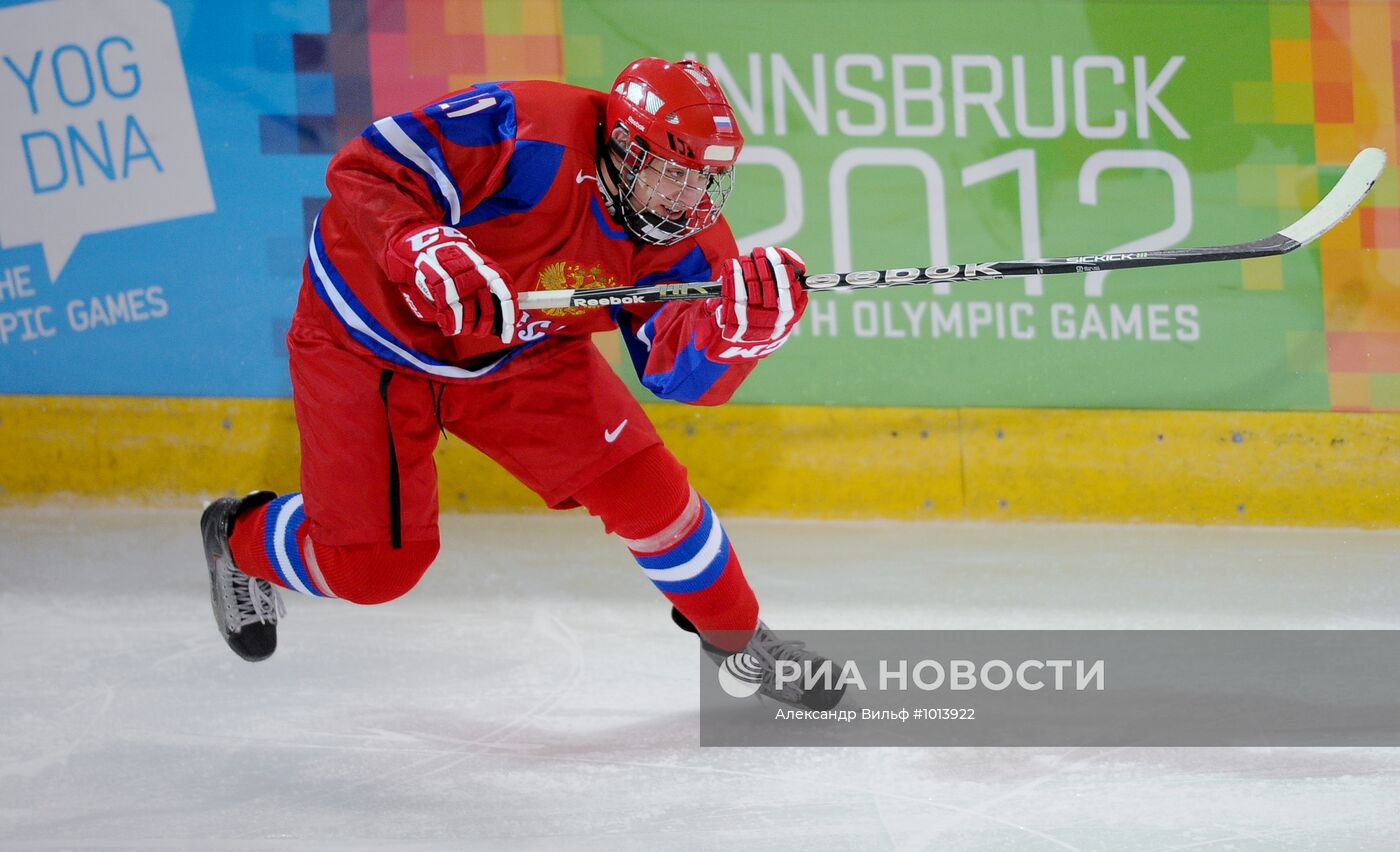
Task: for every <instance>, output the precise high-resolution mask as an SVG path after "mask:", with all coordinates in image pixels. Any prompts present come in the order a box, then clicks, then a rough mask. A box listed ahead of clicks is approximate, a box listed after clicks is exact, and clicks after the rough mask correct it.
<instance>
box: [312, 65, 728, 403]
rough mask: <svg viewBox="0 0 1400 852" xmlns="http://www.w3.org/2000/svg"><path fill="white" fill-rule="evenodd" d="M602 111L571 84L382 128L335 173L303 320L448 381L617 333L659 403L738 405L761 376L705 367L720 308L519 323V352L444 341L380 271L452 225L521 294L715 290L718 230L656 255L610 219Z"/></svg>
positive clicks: (630, 308)
mask: <svg viewBox="0 0 1400 852" xmlns="http://www.w3.org/2000/svg"><path fill="white" fill-rule="evenodd" d="M606 98H607V96H606V95H605V94H604V93H601V92H595V91H592V90H589V89H583V88H579V87H576V86H569V85H565V84H562V83H550V82H541V81H527V82H512V83H483V84H477V85H475V86H473V87H471V88H469V89H466V90H463V91H460V92H456V93H453V94H451V95H448V96H446V97H444V98H442V99H441V100H438V101H434V102H432V103H430V104H427V105H425V106H423V107H421V108H419V109H416V110H414V111H413V112H410V113H404V114H401V115H395V116H390V117H388V118H383V119H380V120H379V121H376V122H375V123H374V124H372V125H371V126H370V127H368V128H366V129H365V131H364V133H362V134H361V135H360V136H359V137H357V138H355V139H353V140H351V142H350V143H349V144H348V145H346V146H345V147H344V148H342V149H341V150H340V151H339V152H338V153H337V154H336V155H335V157H334V158H332V160H331V163H330V168H329V170H328V171H327V174H326V185H327V186H328V187H329V189H330V191H331V198H330V201H329V202H328V203H327V204H326V206H325V208H324V210H322V212H321V215H320V217H319V218H318V219H317V222H316V225H315V227H314V232H313V234H312V238H311V246H310V256H309V258H308V262H307V270H306V271H307V276H306V283H305V285H304V286H303V288H302V293H301V305H300V306H299V307H298V312H299V313H300V314H302V315H303V317H307V316H311V315H315V316H317V317H319V318H321V321H322V322H323V323H324V324H325V325H328V326H329V327H330V328H331V329H332V331H333V333H334V334H335V335H337V337H338V339H342V340H343V342H344V343H345V344H346V345H347V347H350V348H359V349H361V350H362V351H363V352H366V353H368V354H370V355H372V356H373V357H375V358H377V359H380V360H382V361H383V362H385V363H386V365H388V366H392V367H393V368H395V369H398V370H402V371H408V372H414V373H419V374H428V375H430V376H433V377H435V378H437V379H440V380H445V381H481V380H492V379H500V378H506V377H508V376H509V375H511V374H512V373H514V372H516V371H518V370H520V369H524V368H526V367H528V366H532V365H536V364H539V363H540V360H539V359H542V358H547V357H550V354H551V353H552V352H556V351H558V350H559V349H560V346H559V344H560V343H561V342H562V341H563V340H565V339H567V338H577V337H581V336H584V335H590V334H592V333H594V332H597V331H605V330H610V329H613V328H620V329H621V332H622V336H623V339H624V341H625V342H626V344H627V348H628V351H629V353H630V354H631V356H632V360H633V364H634V366H635V367H636V369H637V373H638V376H639V377H640V378H641V380H642V382H643V384H645V385H646V386H647V387H648V388H649V389H650V390H651V391H652V392H654V393H655V394H656V395H658V396H660V397H662V398H666V399H674V400H677V401H680V402H687V403H695V404H702V405H713V404H718V403H721V402H724V401H726V400H727V399H729V397H730V396H731V395H732V394H733V392H734V390H735V389H736V388H737V387H738V385H739V383H740V382H741V381H742V380H743V379H744V377H745V376H747V375H748V373H749V372H750V371H751V370H752V369H753V366H754V363H753V362H752V361H740V362H737V363H726V362H724V361H721V360H719V359H718V358H716V357H714V356H712V355H711V354H709V353H708V351H707V350H708V347H709V345H710V344H711V343H712V342H714V341H716V340H718V337H719V333H718V328H717V327H716V325H715V321H714V316H713V315H714V311H715V309H716V305H717V300H713V299H709V300H703V301H690V302H670V303H666V304H664V305H656V304H649V305H627V306H619V307H614V308H611V309H609V308H555V309H548V310H540V311H523V312H522V314H523V316H522V317H521V321H520V322H519V324H518V325H517V337H518V341H517V342H516V343H515V344H512V345H509V346H508V345H505V344H502V343H501V342H500V341H499V340H496V339H494V338H483V337H474V336H471V335H458V336H456V337H447V336H445V335H443V334H442V332H441V331H440V330H439V328H438V326H437V324H436V323H435V322H433V321H432V320H431V319H428V320H426V321H425V320H422V319H419V318H418V317H417V316H415V315H414V312H413V311H412V310H411V309H410V306H409V304H408V303H407V301H406V300H405V297H404V295H403V294H402V293H401V292H400V289H399V285H398V284H396V283H395V282H393V281H391V280H390V279H389V277H388V275H387V274H386V272H385V270H386V268H389V260H388V253H389V251H390V243H391V241H392V239H393V238H394V236H395V235H397V234H399V233H401V232H402V231H403V230H404V229H405V228H407V227H409V226H413V225H429V224H445V225H451V226H452V227H455V228H457V229H459V230H461V231H462V232H464V233H465V234H466V235H467V237H468V238H470V239H471V241H472V242H473V243H474V244H475V245H476V246H477V248H478V250H479V251H480V252H481V253H482V254H483V255H484V256H485V257H486V258H488V259H489V260H490V261H491V262H492V264H493V265H494V266H495V267H496V268H497V269H499V270H501V271H502V272H504V273H506V275H508V276H509V277H510V279H511V281H512V285H513V287H514V289H515V290H516V291H517V292H525V291H530V290H549V289H560V288H566V287H572V288H583V289H587V288H594V287H614V286H626V285H632V286H646V285H650V284H657V283H663V282H693V281H712V280H715V279H716V278H717V277H718V266H719V264H720V263H722V262H723V261H725V260H727V259H729V258H732V257H734V256H735V255H737V254H738V248H737V246H736V245H735V243H734V236H733V234H732V233H731V232H730V230H729V226H728V224H727V223H726V222H725V221H724V220H723V219H720V221H719V222H718V223H717V224H716V225H714V226H712V227H710V228H709V229H707V230H706V231H704V232H702V233H700V234H699V235H697V236H694V237H690V238H688V239H686V240H683V241H682V242H680V243H677V244H676V245H672V246H664V247H661V246H654V245H648V244H641V243H639V242H637V241H634V240H633V239H631V237H630V236H629V235H628V233H627V232H626V231H624V230H623V229H622V228H621V227H620V226H618V225H617V224H615V223H614V222H613V221H612V219H611V218H610V217H609V216H608V214H607V208H606V205H605V203H604V200H603V197H602V195H601V190H600V187H599V185H598V179H597V156H598V153H597V152H598V145H599V141H600V135H599V128H600V127H601V125H602V123H603V119H604V107H605V104H606ZM316 302H320V303H323V304H324V306H325V307H326V308H329V311H325V310H320V306H319V305H316V304H315V303H316ZM716 348H718V347H716Z"/></svg>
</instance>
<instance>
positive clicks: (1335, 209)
mask: <svg viewBox="0 0 1400 852" xmlns="http://www.w3.org/2000/svg"><path fill="white" fill-rule="evenodd" d="M1383 168H1385V152H1384V151H1382V150H1381V149H1380V148H1367V149H1366V150H1364V151H1362V152H1361V153H1360V154H1357V155H1356V159H1354V160H1352V161H1351V165H1349V166H1347V170H1346V172H1344V173H1343V174H1342V177H1341V180H1338V181H1337V185H1336V186H1334V187H1332V191H1331V192H1329V193H1327V195H1326V197H1325V198H1323V199H1322V200H1321V201H1319V202H1318V203H1317V206H1316V207H1314V208H1313V209H1311V210H1309V211H1308V212H1307V213H1304V214H1303V218H1301V219H1299V220H1298V221H1296V222H1294V223H1293V224H1292V225H1289V226H1288V227H1287V228H1284V229H1283V230H1282V231H1279V233H1280V234H1282V235H1284V236H1285V237H1288V238H1289V239H1291V240H1297V241H1298V245H1300V246H1305V245H1307V244H1308V243H1310V242H1312V241H1313V240H1315V239H1317V238H1318V237H1320V236H1322V235H1323V234H1325V233H1327V232H1328V231H1330V230H1332V229H1333V228H1334V227H1336V226H1337V223H1339V222H1341V221H1342V220H1343V219H1345V218H1346V217H1348V216H1350V215H1351V211H1353V210H1355V209H1356V207H1357V205H1359V204H1360V203H1361V201H1362V199H1364V198H1365V197H1366V193H1368V192H1370V191H1371V187H1372V186H1375V183H1376V179H1377V178H1379V177H1380V176H1381V169H1383Z"/></svg>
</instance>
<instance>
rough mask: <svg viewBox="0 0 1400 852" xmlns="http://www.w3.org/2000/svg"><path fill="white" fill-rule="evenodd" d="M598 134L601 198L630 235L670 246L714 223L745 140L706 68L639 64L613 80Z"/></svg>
mask: <svg viewBox="0 0 1400 852" xmlns="http://www.w3.org/2000/svg"><path fill="white" fill-rule="evenodd" d="M604 130H605V132H606V142H605V152H606V151H610V152H612V154H614V155H615V156H608V155H607V154H606V153H604V155H603V156H602V161H603V168H604V169H605V170H606V172H607V176H608V177H609V178H610V179H611V180H608V181H604V184H603V186H604V195H605V196H606V197H607V200H608V207H609V209H610V212H611V213H612V215H613V218H614V219H616V220H618V221H619V222H620V223H621V224H622V225H624V226H625V227H626V228H627V229H628V231H630V232H631V233H632V235H633V236H635V237H636V238H638V239H640V240H643V241H645V242H649V243H653V244H656V245H670V244H672V243H676V242H679V241H681V240H683V239H685V238H686V237H689V236H691V235H693V234H698V233H699V232H700V231H703V230H704V229H705V228H708V227H709V226H711V225H713V224H714V223H715V222H716V221H718V220H719V216H720V212H721V211H722V209H723V208H724V203H725V201H727V200H728V199H729V193H730V191H731V190H732V189H733V187H734V163H735V162H736V161H737V160H738V159H739V150H740V149H741V148H742V147H743V146H744V137H743V134H741V133H740V132H739V122H738V119H737V118H736V117H735V115H734V110H733V109H732V108H731V107H730V106H729V100H728V99H727V98H725V96H724V92H723V91H721V90H720V87H719V83H718V82H717V81H716V80H715V77H714V75H713V74H711V73H710V69H708V68H706V67H705V66H704V65H701V64H700V63H699V62H696V61H694V60H692V59H682V60H681V61H679V62H667V61H666V60H664V59H656V58H654V57H649V58H646V59H638V60H637V61H636V62H633V63H632V64H631V65H629V66H627V68H626V69H625V70H624V71H623V72H622V73H621V74H619V75H618V77H617V80H616V81H615V82H614V83H613V87H612V91H611V92H610V93H609V94H608V105H607V113H606V124H605V126H604ZM609 184H611V186H609Z"/></svg>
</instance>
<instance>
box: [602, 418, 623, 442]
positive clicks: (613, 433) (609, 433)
mask: <svg viewBox="0 0 1400 852" xmlns="http://www.w3.org/2000/svg"><path fill="white" fill-rule="evenodd" d="M626 428H627V421H626V420H624V421H622V422H621V423H619V424H617V426H616V428H613V429H604V430H603V440H604V441H607V442H608V443H609V444H611V443H612V442H613V441H616V440H617V436H618V435H621V434H622V430H623V429H626Z"/></svg>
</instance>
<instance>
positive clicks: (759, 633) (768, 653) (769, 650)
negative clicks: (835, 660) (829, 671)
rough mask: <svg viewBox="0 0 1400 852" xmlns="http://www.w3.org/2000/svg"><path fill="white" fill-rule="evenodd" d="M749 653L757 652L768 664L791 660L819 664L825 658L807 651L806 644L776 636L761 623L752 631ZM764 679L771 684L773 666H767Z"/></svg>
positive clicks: (773, 672)
mask: <svg viewBox="0 0 1400 852" xmlns="http://www.w3.org/2000/svg"><path fill="white" fill-rule="evenodd" d="M747 650H748V651H749V653H751V654H752V653H755V652H757V655H758V656H759V657H761V658H763V659H765V660H768V661H769V662H770V663H776V661H777V660H792V661H795V662H798V663H801V662H802V661H804V660H811V661H813V662H821V661H823V660H824V659H825V658H824V657H822V656H820V655H819V654H816V653H813V652H812V651H809V650H807V643H805V642H800V641H798V640H796V639H783V638H782V637H780V636H779V635H778V634H776V633H774V632H773V631H772V630H770V629H769V628H768V625H766V624H764V623H763V622H761V621H760V622H759V623H758V629H757V630H756V631H754V636H753V639H751V640H750V641H749V646H748V649H747ZM767 668H768V671H767V672H766V673H765V674H764V678H765V680H766V681H767V682H768V683H772V681H773V677H774V674H775V668H774V665H769V666H768V667H767Z"/></svg>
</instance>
